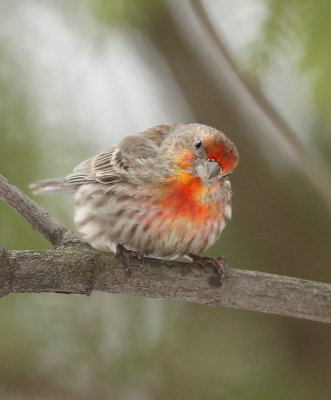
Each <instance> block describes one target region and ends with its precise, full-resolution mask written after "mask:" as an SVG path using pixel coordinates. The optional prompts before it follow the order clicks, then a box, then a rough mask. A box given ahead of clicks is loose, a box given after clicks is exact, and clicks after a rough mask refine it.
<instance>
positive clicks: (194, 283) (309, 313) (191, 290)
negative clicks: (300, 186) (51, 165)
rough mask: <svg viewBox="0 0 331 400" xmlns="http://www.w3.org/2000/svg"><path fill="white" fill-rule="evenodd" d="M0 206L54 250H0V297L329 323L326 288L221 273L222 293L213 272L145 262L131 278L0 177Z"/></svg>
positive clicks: (120, 263) (330, 293) (329, 290)
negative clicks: (189, 306)
mask: <svg viewBox="0 0 331 400" xmlns="http://www.w3.org/2000/svg"><path fill="white" fill-rule="evenodd" d="M0 198H1V199H2V200H4V201H6V202H7V203H8V204H9V205H10V206H11V207H12V208H14V209H15V210H16V211H17V212H18V213H20V214H21V215H22V216H23V217H24V218H25V219H26V220H27V221H28V222H30V223H31V225H32V226H33V228H34V229H36V230H37V231H39V232H40V233H41V234H43V235H44V236H45V237H46V239H48V240H49V241H50V242H51V243H53V244H54V245H56V246H57V245H59V244H63V245H65V246H63V247H62V248H58V249H56V250H48V251H27V250H23V251H12V250H5V249H1V248H0V297H3V296H6V295H8V294H10V293H23V292H29V293H41V292H56V293H73V294H91V293H92V292H93V291H94V290H98V291H104V292H110V293H125V294H131V295H139V296H145V297H158V298H167V299H177V300H186V301H190V302H193V303H198V304H204V305H209V306H215V307H221V306H225V307H232V308H240V309H245V310H255V311H261V312H266V313H272V314H279V315H286V316H290V317H295V318H304V319H310V320H314V321H320V322H331V285H329V284H327V283H320V282H312V281H307V280H303V279H297V278H291V277H286V276H279V275H272V274H266V273H262V272H255V271H247V270H240V269H234V268H228V269H227V270H226V276H225V281H224V284H223V286H222V287H220V285H219V276H218V275H217V274H216V272H215V270H214V269H213V268H209V269H207V270H203V269H201V268H200V267H199V266H198V265H195V264H191V263H184V262H178V261H163V260H157V259H151V258H145V259H144V261H143V263H141V262H140V261H138V260H137V261H133V262H132V264H131V275H130V276H127V274H126V272H125V269H126V265H125V262H124V260H123V259H122V258H121V257H117V256H115V255H114V254H111V253H106V252H101V251H98V250H96V249H93V248H92V247H90V246H89V245H88V244H84V243H83V242H82V241H80V240H79V239H77V238H75V236H74V235H73V234H72V233H71V232H69V231H67V229H66V228H64V227H63V226H62V225H61V224H60V223H58V222H57V221H55V220H54V219H53V218H51V217H50V216H49V215H48V214H47V213H46V212H45V211H43V210H42V209H41V208H40V207H39V206H38V205H37V204H35V203H34V202H33V201H32V200H30V199H29V198H28V197H27V196H25V195H24V194H23V193H22V192H21V191H20V190H18V189H17V188H16V187H15V186H13V185H12V184H10V183H9V182H8V181H7V180H6V179H5V178H3V177H1V176H0Z"/></svg>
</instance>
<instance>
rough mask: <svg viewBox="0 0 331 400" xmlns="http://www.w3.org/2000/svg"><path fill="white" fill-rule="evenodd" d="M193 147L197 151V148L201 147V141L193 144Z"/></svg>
mask: <svg viewBox="0 0 331 400" xmlns="http://www.w3.org/2000/svg"><path fill="white" fill-rule="evenodd" d="M194 146H195V148H196V149H199V148H200V147H201V146H202V142H201V140H198V141H197V142H196V143H195V145H194Z"/></svg>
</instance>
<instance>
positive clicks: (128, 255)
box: [115, 244, 144, 275]
mask: <svg viewBox="0 0 331 400" xmlns="http://www.w3.org/2000/svg"><path fill="white" fill-rule="evenodd" d="M119 255H121V256H123V258H124V262H125V272H126V273H127V274H128V275H130V274H131V266H130V261H131V260H132V258H136V259H138V260H139V261H143V259H144V256H143V255H142V254H141V253H139V251H135V250H128V249H127V248H125V247H124V246H123V245H122V244H118V245H117V246H116V252H115V256H119Z"/></svg>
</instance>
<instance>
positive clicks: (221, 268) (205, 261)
mask: <svg viewBox="0 0 331 400" xmlns="http://www.w3.org/2000/svg"><path fill="white" fill-rule="evenodd" d="M187 257H189V258H190V259H191V260H192V261H193V262H194V263H196V264H199V265H200V266H201V267H202V268H203V269H204V270H206V269H207V268H208V267H210V266H211V267H213V268H215V270H216V272H217V274H218V276H219V283H220V286H222V285H223V282H224V276H225V268H226V267H227V264H228V260H227V259H226V258H225V257H223V256H219V257H202V256H198V255H196V254H193V253H188V254H187Z"/></svg>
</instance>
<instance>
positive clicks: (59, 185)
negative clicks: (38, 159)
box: [29, 178, 79, 194]
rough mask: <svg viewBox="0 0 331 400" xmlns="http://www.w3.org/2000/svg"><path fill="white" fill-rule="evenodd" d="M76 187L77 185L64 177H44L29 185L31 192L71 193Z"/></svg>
mask: <svg viewBox="0 0 331 400" xmlns="http://www.w3.org/2000/svg"><path fill="white" fill-rule="evenodd" d="M78 187H79V185H74V184H73V183H71V182H68V181H67V180H66V178H60V179H46V180H43V181H37V182H34V183H31V184H30V185H29V188H30V189H32V190H33V192H32V193H33V194H48V193H50V194H51V193H73V192H74V191H75V190H76V189H77V188H78Z"/></svg>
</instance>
